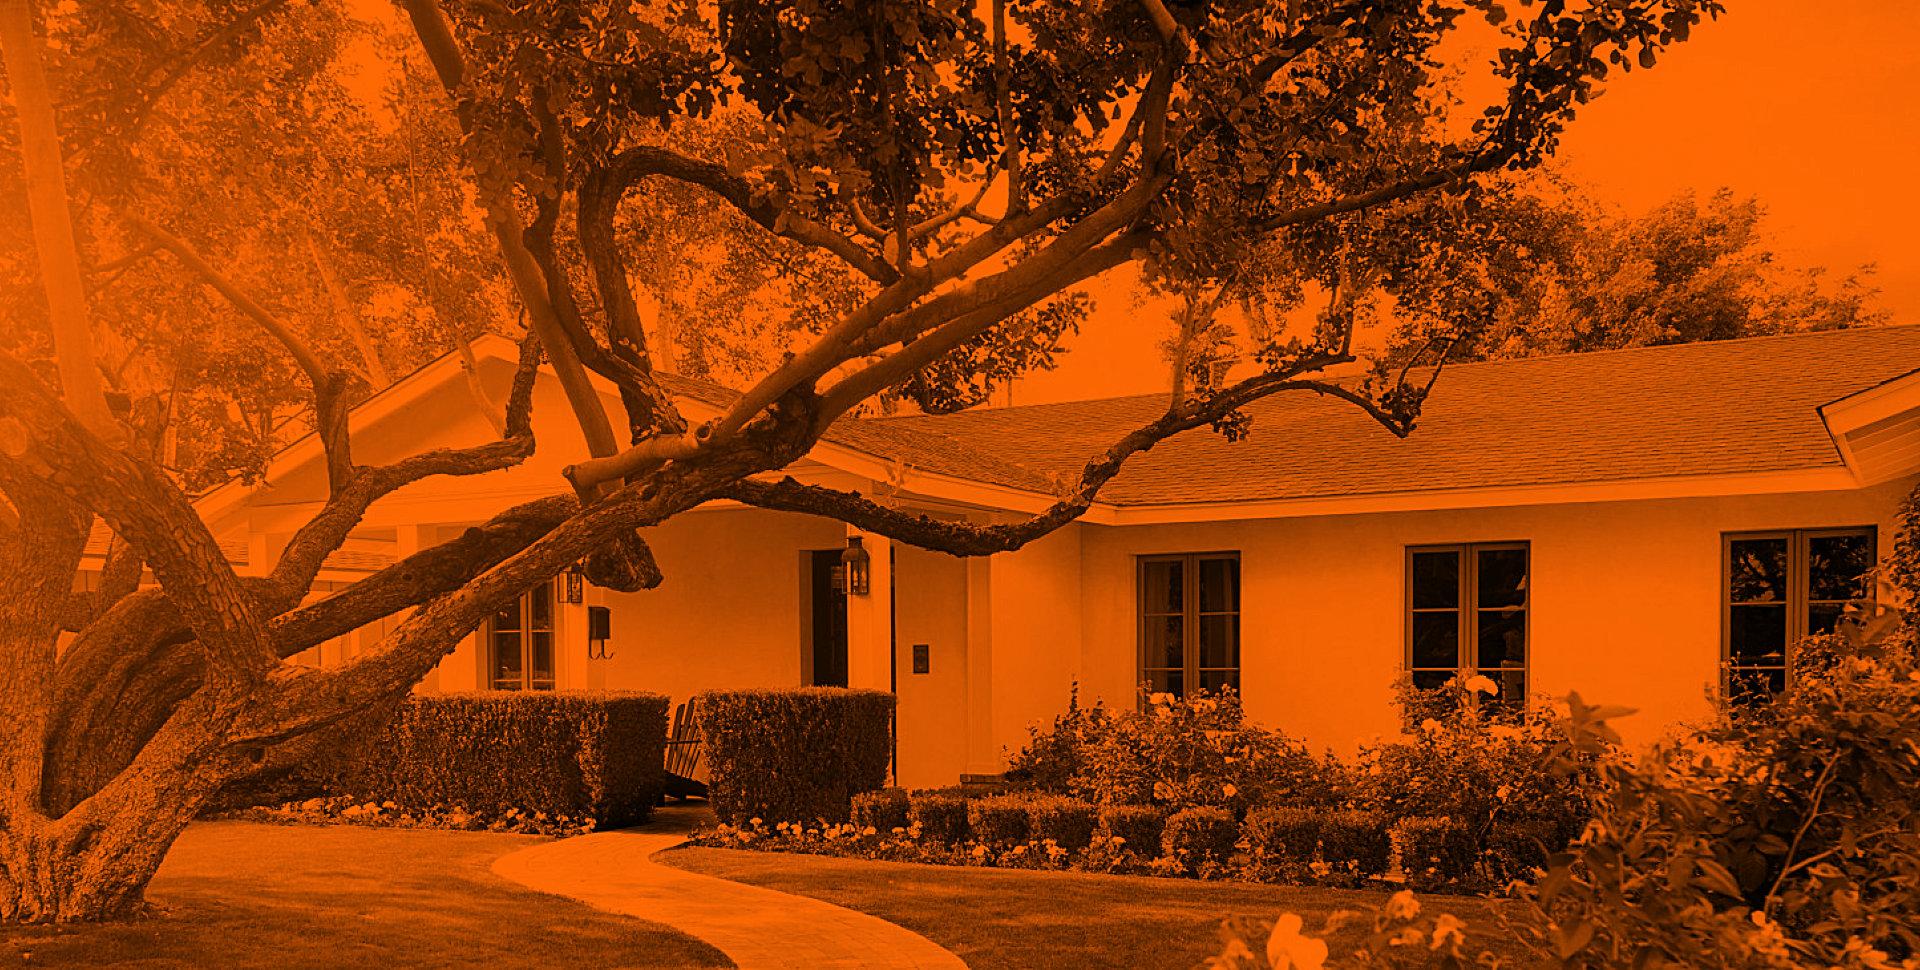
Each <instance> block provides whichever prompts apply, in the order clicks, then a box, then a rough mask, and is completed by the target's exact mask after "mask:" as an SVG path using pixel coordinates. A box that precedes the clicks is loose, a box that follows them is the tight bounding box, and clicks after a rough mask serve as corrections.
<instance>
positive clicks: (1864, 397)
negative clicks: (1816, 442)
mask: <svg viewBox="0 0 1920 970" xmlns="http://www.w3.org/2000/svg"><path fill="white" fill-rule="evenodd" d="M1914 408H1920V371H1910V372H1908V373H1906V374H1902V375H1900V376H1899V377H1896V378H1893V379H1892V380H1889V381H1884V382H1882V383H1879V384H1875V385H1874V386H1872V387H1869V388H1867V389H1866V390H1864V391H1857V392H1855V393H1853V394H1849V395H1847V396H1846V397H1843V398H1841V399H1839V400H1837V401H1831V402H1828V403H1826V404H1822V405H1820V407H1818V408H1816V409H1815V410H1817V411H1819V412H1820V420H1821V421H1823V422H1825V423H1826V425H1827V433H1828V434H1830V435H1833V436H1834V439H1835V440H1836V441H1837V440H1838V439H1839V437H1840V436H1841V435H1843V434H1846V433H1847V432H1849V431H1854V430H1856V429H1859V428H1862V427H1865V426H1866V425H1869V424H1872V423H1874V422H1875V421H1879V420H1882V419H1885V418H1890V417H1892V416H1894V415H1896V414H1899V413H1900V412H1902V411H1911V410H1913V409H1914Z"/></svg>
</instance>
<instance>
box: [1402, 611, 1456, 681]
mask: <svg viewBox="0 0 1920 970" xmlns="http://www.w3.org/2000/svg"><path fill="white" fill-rule="evenodd" d="M1413 666H1414V667H1415V668H1420V667H1444V668H1446V669H1448V670H1452V669H1453V668H1455V667H1458V666H1460V614H1458V613H1455V612H1453V611H1451V610H1449V611H1447V612H1444V613H1415V614H1414V615H1413ZM1441 679H1442V680H1445V679H1446V678H1444V677H1443V678H1441Z"/></svg>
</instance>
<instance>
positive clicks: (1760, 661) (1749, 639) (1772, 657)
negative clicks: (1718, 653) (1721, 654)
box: [1727, 603, 1787, 666]
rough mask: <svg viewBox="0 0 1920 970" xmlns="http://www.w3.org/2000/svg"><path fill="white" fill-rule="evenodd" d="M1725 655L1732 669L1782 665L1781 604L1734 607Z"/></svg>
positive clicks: (1783, 614)
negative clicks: (1731, 662) (1731, 663)
mask: <svg viewBox="0 0 1920 970" xmlns="http://www.w3.org/2000/svg"><path fill="white" fill-rule="evenodd" d="M1732 611H1733V617H1732V620H1733V622H1732V629H1730V630H1729V631H1728V638H1727V653H1728V655H1729V656H1730V657H1731V658H1732V660H1733V663H1734V664H1735V665H1736V666H1754V665H1771V664H1783V663H1785V662H1786V656H1787V606H1786V604H1785V603H1777V604H1775V603H1770V604H1764V605H1746V606H1735V607H1733V608H1732Z"/></svg>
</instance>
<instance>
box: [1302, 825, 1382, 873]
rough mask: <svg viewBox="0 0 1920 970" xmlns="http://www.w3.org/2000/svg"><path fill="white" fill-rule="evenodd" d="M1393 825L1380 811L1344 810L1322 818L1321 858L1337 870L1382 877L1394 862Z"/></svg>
mask: <svg viewBox="0 0 1920 970" xmlns="http://www.w3.org/2000/svg"><path fill="white" fill-rule="evenodd" d="M1391 829H1392V822H1391V821H1389V820H1388V818H1387V817H1386V816H1385V815H1382V814H1380V813H1379V812H1361V811H1345V812H1333V813H1331V814H1328V815H1326V816H1324V817H1323V818H1322V819H1321V824H1320V858H1321V859H1322V860H1324V861H1325V862H1326V863H1327V865H1330V866H1332V867H1334V869H1336V870H1343V869H1344V870H1347V871H1350V872H1353V873H1355V874H1357V875H1361V876H1384V875H1386V874H1387V867H1388V866H1389V865H1390V864H1391V863H1392V861H1393V839H1392V837H1391V836H1390V835H1389V834H1388V833H1389V831H1391Z"/></svg>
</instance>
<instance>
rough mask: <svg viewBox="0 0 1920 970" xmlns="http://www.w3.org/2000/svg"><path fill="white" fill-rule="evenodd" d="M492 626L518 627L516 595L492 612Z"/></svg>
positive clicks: (501, 627) (518, 610)
mask: <svg viewBox="0 0 1920 970" xmlns="http://www.w3.org/2000/svg"><path fill="white" fill-rule="evenodd" d="M493 628H494V629H496V630H518V629H520V598H519V597H517V596H516V597H514V598H513V600H512V601H510V602H508V603H505V604H503V605H502V606H501V607H500V609H499V611H498V612H496V613H494V614H493Z"/></svg>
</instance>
